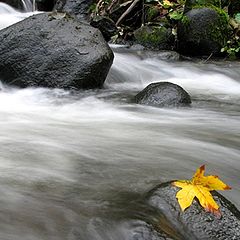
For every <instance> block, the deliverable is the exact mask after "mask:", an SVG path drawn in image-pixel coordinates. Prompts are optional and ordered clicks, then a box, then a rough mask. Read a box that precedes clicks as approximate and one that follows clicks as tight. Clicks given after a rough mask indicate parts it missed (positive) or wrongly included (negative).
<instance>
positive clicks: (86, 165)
mask: <svg viewBox="0 0 240 240" xmlns="http://www.w3.org/2000/svg"><path fill="white" fill-rule="evenodd" d="M0 9H2V8H1V6H0ZM0 11H1V10H0ZM14 11H15V10H14ZM11 15H12V13H11V14H10V15H8V17H9V18H11V17H13V18H14V17H15V16H14V15H13V16H11ZM20 15H21V14H20ZM1 16H2V14H1ZM0 25H1V26H3V25H2V18H0ZM112 48H113V50H114V51H115V60H114V63H113V66H112V69H111V71H110V73H109V76H108V78H107V80H106V83H105V88H104V89H101V90H89V91H79V92H73V91H65V90H61V89H43V88H27V89H16V88H12V87H10V86H6V85H4V84H2V86H1V89H2V90H1V92H0V131H1V135H0V145H1V148H0V173H1V174H0V186H1V188H0V203H1V204H0V212H1V214H0V221H1V224H0V239H1V240H55V239H56V240H60V239H62V240H66V239H69V240H75V239H81V240H123V239H124V240H126V239H128V238H130V235H131V234H132V232H131V228H130V227H129V225H128V224H126V222H127V221H128V220H131V219H139V218H140V217H139V216H141V218H145V219H148V218H150V217H151V216H147V215H146V213H145V212H144V206H142V205H138V202H137V201H138V199H139V198H141V196H142V195H143V194H144V193H145V192H147V191H148V190H150V189H151V188H152V187H154V186H155V185H157V184H159V183H161V182H165V181H169V180H172V179H188V178H191V177H192V174H193V173H194V171H195V169H196V168H197V167H199V166H201V165H203V164H206V170H207V174H211V173H212V174H217V175H219V176H220V177H221V179H222V180H224V181H225V182H226V183H227V184H229V185H230V186H231V187H232V188H233V189H232V190H231V191H226V192H223V194H224V195H225V196H226V197H227V198H228V199H229V200H231V201H232V202H233V203H234V204H235V205H236V206H237V207H238V208H240V202H239V198H240V188H239V183H240V181H239V171H240V158H239V156H240V105H239V101H240V68H239V62H210V63H204V62H200V61H198V62H183V61H171V62H167V61H162V60H159V59H157V58H145V57H142V56H140V55H139V54H138V53H137V52H128V50H125V49H121V48H120V49H119V48H118V49H116V46H112ZM154 81H170V82H173V83H177V84H179V85H181V86H182V87H183V88H185V90H187V91H188V92H189V94H190V95H191V97H192V100H193V103H192V107H191V108H180V109H158V108H153V107H146V106H139V105H135V104H132V103H131V99H132V97H133V96H134V95H135V94H136V93H137V92H138V91H139V90H141V89H143V88H144V87H145V86H146V85H148V84H149V83H150V82H154Z"/></svg>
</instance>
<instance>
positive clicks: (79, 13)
mask: <svg viewBox="0 0 240 240" xmlns="http://www.w3.org/2000/svg"><path fill="white" fill-rule="evenodd" d="M93 3H94V0H56V3H55V6H54V9H55V10H58V11H64V12H68V13H70V14H73V15H75V16H76V17H77V18H78V19H80V20H81V19H85V18H86V17H87V15H88V11H89V8H90V6H91V5H92V4H93Z"/></svg>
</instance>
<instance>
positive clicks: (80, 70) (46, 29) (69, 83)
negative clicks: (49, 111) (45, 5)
mask: <svg viewBox="0 0 240 240" xmlns="http://www.w3.org/2000/svg"><path fill="white" fill-rule="evenodd" d="M0 42H1V44H0V55H1V58H0V77H1V79H2V81H3V82H4V83H7V84H12V85H15V86H18V87H29V86H41V87H51V88H72V89H79V88H98V87H102V85H103V83H104V81H105V78H106V76H107V74H108V71H109V68H110V67H111V64H112V61H113V53H112V50H111V49H110V48H109V46H108V45H107V43H106V42H105V40H104V39H103V37H102V34H101V33H100V31H99V30H97V29H95V28H93V27H91V26H89V25H88V24H85V23H80V22H78V21H76V20H75V19H74V18H73V17H71V16H69V15H68V14H63V13H62V14H60V13H51V14H48V13H42V14H38V15H34V16H32V17H30V18H28V19H25V20H24V21H22V22H19V23H17V24H15V25H12V26H10V27H8V28H6V29H3V30H1V31H0Z"/></svg>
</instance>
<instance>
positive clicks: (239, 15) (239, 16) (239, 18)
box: [234, 13, 240, 24]
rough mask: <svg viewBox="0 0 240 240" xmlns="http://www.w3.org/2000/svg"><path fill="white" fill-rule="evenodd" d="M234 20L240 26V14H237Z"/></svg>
mask: <svg viewBox="0 0 240 240" xmlns="http://www.w3.org/2000/svg"><path fill="white" fill-rule="evenodd" d="M234 19H235V21H236V22H237V23H238V24H240V13H237V14H235V16H234Z"/></svg>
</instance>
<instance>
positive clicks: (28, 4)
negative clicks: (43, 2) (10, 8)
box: [21, 0, 36, 12]
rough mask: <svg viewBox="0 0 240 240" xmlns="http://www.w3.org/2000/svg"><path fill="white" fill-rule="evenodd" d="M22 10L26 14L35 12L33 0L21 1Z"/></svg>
mask: <svg viewBox="0 0 240 240" xmlns="http://www.w3.org/2000/svg"><path fill="white" fill-rule="evenodd" d="M21 2H22V5H23V8H24V10H25V11H26V12H34V11H35V5H36V4H35V0H32V1H31V0H21Z"/></svg>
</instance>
